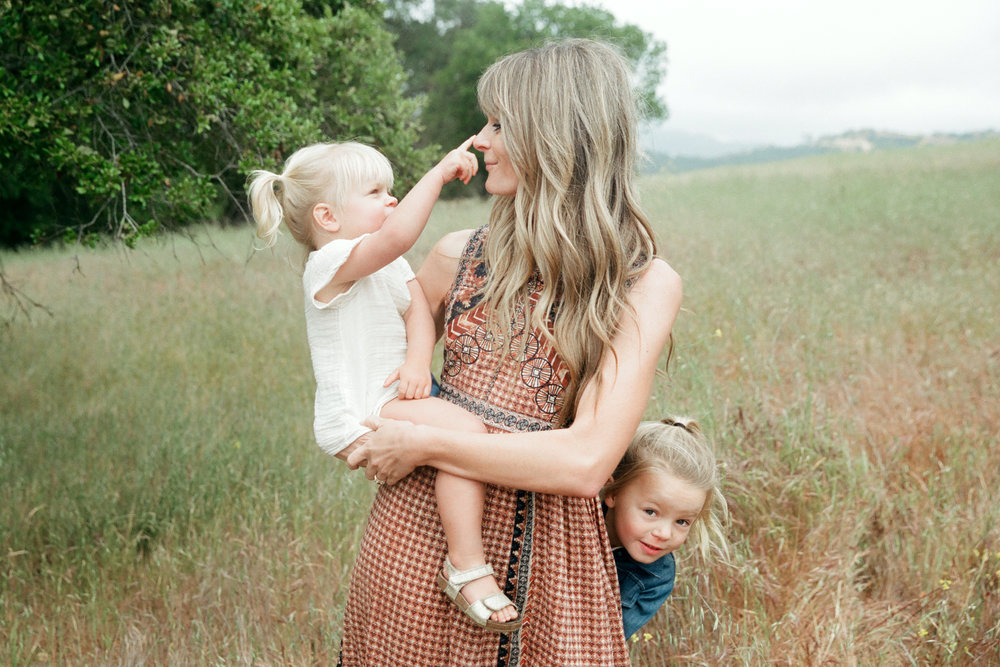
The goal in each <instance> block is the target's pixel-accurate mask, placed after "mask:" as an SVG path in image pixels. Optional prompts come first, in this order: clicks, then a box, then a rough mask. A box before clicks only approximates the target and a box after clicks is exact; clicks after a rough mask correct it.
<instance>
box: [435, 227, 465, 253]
mask: <svg viewBox="0 0 1000 667" xmlns="http://www.w3.org/2000/svg"><path fill="white" fill-rule="evenodd" d="M473 231H474V230H472V229H460V230H458V231H457V232H450V233H448V234H445V235H444V236H442V237H441V238H440V239H438V242H437V243H435V244H434V253H435V254H438V255H442V256H443V257H447V258H449V259H458V258H459V257H461V256H462V252H463V251H464V250H465V246H466V245H467V244H468V243H469V237H471V236H472V232H473Z"/></svg>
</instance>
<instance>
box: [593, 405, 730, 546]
mask: <svg viewBox="0 0 1000 667" xmlns="http://www.w3.org/2000/svg"><path fill="white" fill-rule="evenodd" d="M651 470H658V471H661V472H664V473H666V474H668V475H671V476H673V477H676V478H677V479H680V480H682V481H684V482H687V483H688V484H691V485H692V486H694V487H697V488H699V489H701V490H703V491H704V492H705V494H706V495H705V505H704V507H703V508H702V510H701V514H699V515H698V519H697V520H696V521H695V522H694V523H693V524H692V525H691V532H690V534H689V536H688V540H689V542H690V543H691V545H692V546H693V547H694V548H695V549H697V550H698V552H699V553H700V554H701V555H702V557H703V558H705V559H707V558H708V557H709V556H710V555H712V554H714V555H715V557H716V558H718V559H721V560H723V561H727V560H728V559H729V546H728V541H727V540H726V536H725V530H724V526H725V524H727V523H728V522H729V508H728V505H727V504H726V499H725V497H723V495H722V490H721V489H720V488H719V484H720V482H719V471H718V464H717V462H716V459H715V452H714V451H713V450H712V446H711V445H710V444H709V442H708V439H707V438H706V437H705V435H704V434H703V433H702V431H701V428H699V426H698V424H697V423H696V422H695V421H694V420H693V419H688V418H686V417H667V418H665V419H662V420H660V421H658V422H642V423H641V424H639V428H637V429H636V432H635V435H634V436H632V442H631V443H630V444H629V446H628V449H627V450H626V451H625V455H624V456H623V457H622V460H621V461H620V462H619V463H618V466H617V467H616V468H615V472H614V474H613V479H612V481H611V482H609V483H608V484H607V485H606V486H605V487H604V493H605V494H607V493H618V492H619V491H621V489H623V488H624V487H626V486H627V485H628V484H629V483H631V482H632V480H634V479H635V478H637V477H638V476H639V475H642V474H643V473H646V472H649V471H651Z"/></svg>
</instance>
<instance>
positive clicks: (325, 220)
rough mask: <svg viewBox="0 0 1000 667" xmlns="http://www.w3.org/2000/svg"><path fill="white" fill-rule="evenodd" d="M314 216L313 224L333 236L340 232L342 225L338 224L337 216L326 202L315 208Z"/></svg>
mask: <svg viewBox="0 0 1000 667" xmlns="http://www.w3.org/2000/svg"><path fill="white" fill-rule="evenodd" d="M312 216H313V223H315V224H316V226H318V227H319V228H320V229H324V230H326V231H328V232H330V233H331V234H336V233H337V232H339V231H340V223H339V222H337V216H336V215H335V214H334V212H333V209H332V208H330V205H329V204H327V203H326V202H320V203H318V204H316V205H315V206H313V210H312Z"/></svg>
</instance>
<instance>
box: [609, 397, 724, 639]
mask: <svg viewBox="0 0 1000 667" xmlns="http://www.w3.org/2000/svg"><path fill="white" fill-rule="evenodd" d="M603 500H604V506H605V508H606V511H605V515H604V520H605V524H606V525H607V529H608V537H609V538H610V540H611V546H612V553H613V554H614V557H615V566H616V567H617V569H618V588H619V590H620V591H621V596H622V620H623V622H624V627H625V636H626V637H631V636H632V635H633V634H634V633H635V632H637V631H638V630H639V629H640V628H641V627H642V626H643V625H645V624H646V622H647V621H649V619H651V618H652V617H653V615H654V614H655V613H656V611H657V610H658V609H659V608H660V606H661V605H662V604H663V603H664V601H665V600H666V599H667V597H668V596H669V595H670V592H671V591H672V590H673V588H674V572H675V567H674V553H673V552H674V550H675V549H677V548H678V547H679V546H681V545H682V544H684V542H686V541H687V539H688V537H692V538H693V539H692V541H693V542H694V544H695V545H696V546H697V547H698V548H699V550H700V551H701V553H702V555H703V556H706V557H707V556H708V555H709V552H711V551H714V552H715V553H716V554H717V555H718V556H720V557H722V558H723V559H725V558H727V556H728V547H727V544H726V539H725V536H724V534H723V530H722V526H723V523H724V522H725V521H726V520H728V516H729V512H728V509H727V506H726V500H725V498H723V496H722V493H721V491H720V489H719V476H718V472H717V467H716V461H715V453H714V452H713V451H712V448H711V447H710V446H709V444H708V442H707V440H706V439H705V437H704V436H703V435H702V432H701V429H699V428H698V425H697V424H696V423H695V422H694V421H692V420H690V419H685V418H681V417H668V418H666V419H663V420H662V421H659V422H642V423H641V424H639V428H638V429H637V430H636V432H635V435H634V436H633V438H632V442H631V443H630V444H629V447H628V449H627V450H626V452H625V455H624V456H623V457H622V460H621V461H620V462H619V463H618V466H617V467H616V468H615V471H614V474H613V476H612V478H611V481H610V482H608V484H607V485H606V486H605V487H604V491H603Z"/></svg>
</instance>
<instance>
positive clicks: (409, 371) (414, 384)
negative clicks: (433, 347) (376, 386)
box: [382, 363, 431, 399]
mask: <svg viewBox="0 0 1000 667" xmlns="http://www.w3.org/2000/svg"><path fill="white" fill-rule="evenodd" d="M396 380H399V391H398V392H397V396H399V398H402V399H415V398H427V397H428V396H430V395H431V372H430V369H428V368H427V367H426V366H424V365H422V364H407V363H404V364H403V365H402V366H400V367H399V368H397V369H396V370H394V371H393V372H392V373H390V374H389V377H388V378H386V381H385V384H384V385H382V386H384V387H388V386H389V385H391V384H392V383H393V382H395V381H396Z"/></svg>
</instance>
